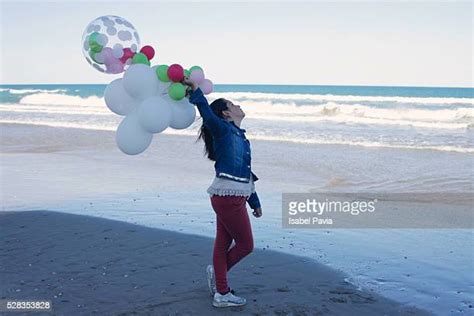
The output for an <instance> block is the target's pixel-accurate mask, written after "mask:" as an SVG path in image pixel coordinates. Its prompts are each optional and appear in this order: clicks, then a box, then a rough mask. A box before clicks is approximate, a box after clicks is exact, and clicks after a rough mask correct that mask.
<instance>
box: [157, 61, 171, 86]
mask: <svg viewBox="0 0 474 316" xmlns="http://www.w3.org/2000/svg"><path fill="white" fill-rule="evenodd" d="M156 75H157V77H158V79H160V81H163V82H170V78H168V65H159V66H158V67H156Z"/></svg>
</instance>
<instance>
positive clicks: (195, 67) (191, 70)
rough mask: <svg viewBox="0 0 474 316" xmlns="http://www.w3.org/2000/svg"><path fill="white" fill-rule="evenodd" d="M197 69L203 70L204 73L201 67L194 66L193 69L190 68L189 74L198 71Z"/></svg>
mask: <svg viewBox="0 0 474 316" xmlns="http://www.w3.org/2000/svg"><path fill="white" fill-rule="evenodd" d="M196 69H199V70H201V71H204V70H202V68H201V67H199V66H192V67H191V68H189V72H193V70H196Z"/></svg>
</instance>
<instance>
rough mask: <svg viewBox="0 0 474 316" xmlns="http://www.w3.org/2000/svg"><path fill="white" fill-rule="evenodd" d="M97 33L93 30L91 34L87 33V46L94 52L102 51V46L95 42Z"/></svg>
mask: <svg viewBox="0 0 474 316" xmlns="http://www.w3.org/2000/svg"><path fill="white" fill-rule="evenodd" d="M98 35H99V33H97V32H94V33H92V34H91V35H89V48H90V50H91V51H93V52H94V53H100V52H101V51H102V48H103V46H102V45H100V44H99V42H97V36H98Z"/></svg>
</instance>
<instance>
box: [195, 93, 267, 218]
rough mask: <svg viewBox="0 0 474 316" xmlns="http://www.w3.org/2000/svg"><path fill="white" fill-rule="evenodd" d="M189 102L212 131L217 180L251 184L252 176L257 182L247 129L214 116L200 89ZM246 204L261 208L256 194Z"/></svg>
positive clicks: (253, 207)
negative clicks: (222, 179)
mask: <svg viewBox="0 0 474 316" xmlns="http://www.w3.org/2000/svg"><path fill="white" fill-rule="evenodd" d="M189 102H191V103H192V104H195V105H196V106H197V108H198V110H199V113H200V114H201V117H202V119H203V123H204V124H205V125H206V126H207V127H208V128H209V130H210V131H211V134H212V138H213V145H214V154H215V157H216V162H215V163H214V169H215V171H216V177H219V178H226V179H230V180H233V181H237V182H244V183H249V182H250V177H252V179H253V181H254V182H255V181H257V180H258V177H257V176H256V175H255V174H254V173H253V172H252V171H251V163H250V162H251V150H250V141H249V140H248V139H247V137H245V129H241V128H240V127H238V126H237V125H235V124H234V122H229V121H227V120H224V119H222V118H220V117H218V116H217V115H215V114H214V112H213V111H212V109H211V107H210V106H209V103H208V102H207V99H206V97H204V95H203V93H202V91H201V89H200V88H198V89H196V90H195V91H193V92H192V93H191V95H190V97H189ZM247 202H248V203H249V205H250V207H251V208H252V209H256V208H258V207H260V200H259V198H258V195H257V192H254V193H252V194H251V195H250V196H249V197H248V199H247Z"/></svg>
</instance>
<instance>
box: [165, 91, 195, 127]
mask: <svg viewBox="0 0 474 316" xmlns="http://www.w3.org/2000/svg"><path fill="white" fill-rule="evenodd" d="M168 100H169V101H168V102H169V103H170V104H171V109H172V110H173V115H172V117H171V122H170V127H171V128H174V129H185V128H188V127H189V126H190V125H191V124H193V122H194V120H195V119H196V108H195V107H194V105H192V104H191V103H189V101H188V99H186V98H184V99H182V100H180V101H172V100H171V99H169V98H168Z"/></svg>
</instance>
